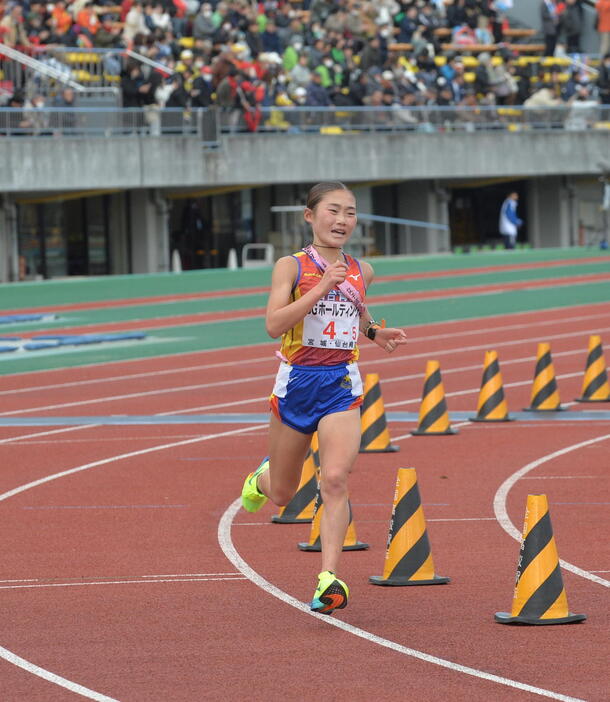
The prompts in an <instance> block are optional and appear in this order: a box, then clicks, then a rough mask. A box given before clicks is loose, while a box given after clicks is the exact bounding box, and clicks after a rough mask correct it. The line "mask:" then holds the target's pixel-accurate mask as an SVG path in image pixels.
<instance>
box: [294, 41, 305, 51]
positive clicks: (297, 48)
mask: <svg viewBox="0 0 610 702" xmlns="http://www.w3.org/2000/svg"><path fill="white" fill-rule="evenodd" d="M293 46H294V50H295V51H300V50H301V49H302V48H303V44H301V43H300V42H299V43H297V44H293Z"/></svg>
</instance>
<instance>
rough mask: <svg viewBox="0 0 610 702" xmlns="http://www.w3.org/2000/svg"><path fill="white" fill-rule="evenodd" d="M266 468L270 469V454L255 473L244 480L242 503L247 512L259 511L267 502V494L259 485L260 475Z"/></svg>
mask: <svg viewBox="0 0 610 702" xmlns="http://www.w3.org/2000/svg"><path fill="white" fill-rule="evenodd" d="M266 470H269V456H267V457H266V458H263V462H262V463H261V464H260V466H259V467H258V468H257V469H256V470H255V471H254V472H253V473H250V475H249V476H248V477H247V478H246V479H245V481H244V486H243V488H242V490H241V504H242V507H243V508H244V509H245V510H246V512H258V510H259V509H260V508H261V507H262V506H263V505H264V504H265V502H267V499H268V498H267V495H263V493H262V492H261V491H260V490H259V489H258V485H257V480H258V476H259V475H260V474H261V473H264V472H265V471H266Z"/></svg>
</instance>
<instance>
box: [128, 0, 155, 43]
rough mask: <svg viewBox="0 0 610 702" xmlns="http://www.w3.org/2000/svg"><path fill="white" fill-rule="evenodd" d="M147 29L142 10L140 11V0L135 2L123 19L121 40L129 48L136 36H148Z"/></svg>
mask: <svg viewBox="0 0 610 702" xmlns="http://www.w3.org/2000/svg"><path fill="white" fill-rule="evenodd" d="M149 33H150V32H149V29H148V27H147V26H146V21H145V19H144V10H143V9H142V3H141V2H140V0H135V2H134V3H133V5H132V6H131V9H130V10H129V12H128V13H127V16H126V17H125V26H124V28H123V38H124V39H125V43H126V44H127V45H128V46H129V45H130V44H131V43H132V42H133V39H134V37H135V36H136V35H138V34H143V35H147V34H149Z"/></svg>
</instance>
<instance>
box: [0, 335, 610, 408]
mask: <svg viewBox="0 0 610 702" xmlns="http://www.w3.org/2000/svg"><path fill="white" fill-rule="evenodd" d="M609 330H610V327H603V328H601V329H600V328H596V329H589V330H580V331H576V332H566V333H563V334H550V335H547V336H545V339H546V340H547V341H552V340H556V339H564V338H572V337H575V336H580V335H582V334H599V333H601V332H602V331H609ZM538 339H539V335H538V336H537V337H536V338H534V337H531V338H529V339H512V340H509V341H501V342H498V343H496V344H493V346H495V347H496V348H503V347H506V346H514V345H515V344H525V343H530V342H534V341H536V340H538ZM491 345H492V344H490V343H485V344H478V345H476V346H469V347H463V346H460V347H456V348H448V349H442V350H441V349H439V350H437V351H435V352H433V353H430V352H429V351H426V352H424V353H417V354H413V353H411V354H407V355H401V356H394V357H392V358H382V359H378V360H377V361H376V364H377V365H381V364H387V363H396V362H399V361H401V360H413V359H417V358H430V356H438V357H440V356H445V355H448V354H451V355H454V354H455V353H466V352H469V351H481V350H489V348H490V346H491ZM580 352H581V351H574V352H573V353H580ZM564 353H565V352H564ZM571 353H572V352H571ZM582 353H583V354H584V351H582ZM556 355H557V354H556ZM528 360H531V359H528ZM275 375H276V374H275V373H270V374H264V375H253V376H248V377H245V378H233V379H232V380H222V381H215V382H212V383H198V384H194V385H184V386H174V387H171V388H162V389H157V390H147V391H142V392H137V393H128V394H124V395H109V396H106V397H98V398H89V399H86V400H79V401H73V402H64V403H60V404H52V405H41V406H38V407H31V408H27V409H21V410H11V411H8V412H0V416H11V415H15V414H25V413H29V412H37V411H43V410H55V409H62V408H66V407H75V406H82V405H89V404H97V403H102V402H112V401H118V400H127V399H135V398H140V397H149V396H151V395H165V394H168V393H177V392H185V391H191V390H203V389H206V388H212V387H221V386H224V385H232V384H240V383H246V382H257V381H260V380H268V379H271V378H275ZM575 375H580V374H575ZM399 377H400V376H399ZM415 377H418V376H415ZM558 377H561V376H558ZM397 379H398V378H395V379H392V378H389V379H387V381H386V382H388V381H392V380H397ZM527 382H531V380H529V381H523V384H525V383H527ZM478 391H479V389H477V392H478ZM468 392H471V391H468ZM412 401H413V402H414V401H415V400H412ZM403 404H404V403H403Z"/></svg>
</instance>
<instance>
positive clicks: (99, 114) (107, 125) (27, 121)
mask: <svg viewBox="0 0 610 702" xmlns="http://www.w3.org/2000/svg"><path fill="white" fill-rule="evenodd" d="M201 112H202V111H201V110H198V111H191V110H182V109H180V108H171V109H165V110H160V109H159V108H158V107H157V106H156V105H152V106H150V108H146V109H139V108H125V109H122V110H117V109H114V108H103V107H102V108H96V109H92V108H82V109H69V108H57V109H47V108H35V107H27V106H26V107H24V108H23V109H21V108H1V109H0V136H5V137H24V136H29V137H49V136H53V137H57V136H66V137H87V138H100V137H109V136H126V137H133V136H161V135H166V136H172V135H180V136H201V135H202V133H203V132H204V129H203V126H202V120H203V115H202V114H200V113H201Z"/></svg>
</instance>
